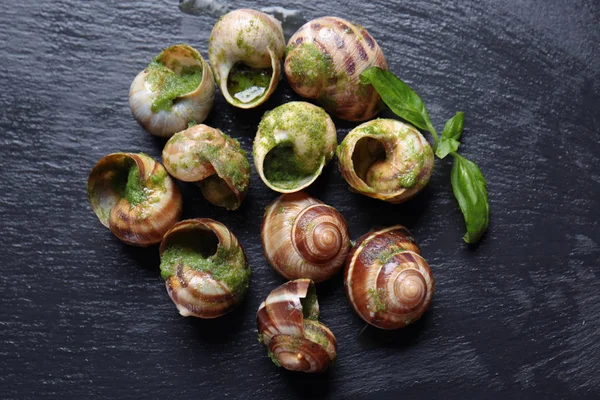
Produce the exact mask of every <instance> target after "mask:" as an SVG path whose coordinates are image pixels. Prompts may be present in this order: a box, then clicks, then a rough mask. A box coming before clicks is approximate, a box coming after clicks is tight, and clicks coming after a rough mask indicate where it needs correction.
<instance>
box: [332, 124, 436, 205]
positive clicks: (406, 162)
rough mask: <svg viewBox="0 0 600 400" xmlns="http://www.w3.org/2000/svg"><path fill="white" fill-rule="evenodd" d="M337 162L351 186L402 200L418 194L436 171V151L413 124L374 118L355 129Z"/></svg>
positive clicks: (377, 196) (382, 197)
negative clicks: (434, 155)
mask: <svg viewBox="0 0 600 400" xmlns="http://www.w3.org/2000/svg"><path fill="white" fill-rule="evenodd" d="M337 157H338V165H339V168H340V171H341V172H342V176H343V177H344V179H345V180H346V182H348V185H350V187H351V189H352V190H354V191H356V192H358V193H361V194H364V195H366V196H369V197H373V198H375V199H380V200H385V201H387V202H390V203H394V204H397V203H402V202H404V201H406V200H408V199H410V198H411V197H413V196H414V195H416V194H417V193H419V192H420V191H421V190H422V189H423V188H424V187H425V186H426V185H427V183H428V182H429V178H430V177H431V174H432V173H433V164H434V157H433V150H432V149H431V146H430V145H429V142H427V140H426V139H425V138H424V137H423V135H422V134H421V133H420V132H419V131H418V130H416V129H415V128H414V127H413V126H411V125H408V124H405V123H402V122H400V121H396V120H393V119H375V120H372V121H369V122H365V123H363V124H361V125H359V126H357V127H356V128H354V129H353V130H352V131H350V133H348V135H346V137H345V138H344V140H343V141H342V143H341V144H340V146H339V147H338V149H337Z"/></svg>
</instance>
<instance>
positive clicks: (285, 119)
mask: <svg viewBox="0 0 600 400" xmlns="http://www.w3.org/2000/svg"><path fill="white" fill-rule="evenodd" d="M336 146H337V134H336V130H335V125H334V124H333V121H332V120H331V117H329V115H328V114H327V113H326V112H325V111H324V110H323V109H322V108H321V107H317V106H315V105H314V104H310V103H307V102H305V101H292V102H289V103H285V104H282V105H280V106H279V107H276V108H274V109H273V110H271V111H267V112H266V113H265V115H263V117H262V119H261V120H260V124H259V125H258V131H257V132H256V137H255V138H254V144H253V148H252V153H253V155H254V165H255V167H256V171H257V172H258V175H259V176H260V178H261V179H262V181H263V182H264V183H265V185H267V186H268V187H269V188H271V189H273V190H275V191H277V192H279V193H293V192H298V191H300V190H302V189H304V188H306V187H307V186H309V185H310V184H311V183H313V182H314V181H315V180H316V179H317V178H318V177H319V175H321V172H323V168H324V167H325V166H326V165H327V163H328V162H329V161H330V160H331V158H332V157H333V154H334V153H335V148H336Z"/></svg>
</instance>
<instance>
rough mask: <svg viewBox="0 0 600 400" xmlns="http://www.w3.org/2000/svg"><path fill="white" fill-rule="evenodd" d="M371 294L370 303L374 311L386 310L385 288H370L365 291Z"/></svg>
mask: <svg viewBox="0 0 600 400" xmlns="http://www.w3.org/2000/svg"><path fill="white" fill-rule="evenodd" d="M367 292H368V293H369V294H370V295H371V304H372V305H373V306H374V307H375V311H376V312H386V311H387V304H386V303H385V301H384V299H385V289H383V288H381V289H374V288H370V289H369V290H368V291H367Z"/></svg>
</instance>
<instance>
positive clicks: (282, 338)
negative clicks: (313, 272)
mask: <svg viewBox="0 0 600 400" xmlns="http://www.w3.org/2000/svg"><path fill="white" fill-rule="evenodd" d="M256 317H257V324H258V335H259V340H261V341H262V342H263V343H264V345H265V346H266V347H267V348H268V349H269V356H270V357H271V359H272V360H273V362H274V363H275V364H276V365H277V366H282V367H284V368H286V369H289V370H291V371H302V372H321V371H324V370H326V369H327V368H328V367H329V366H330V365H331V364H332V363H333V362H334V361H335V359H336V340H335V336H334V335H333V333H332V332H331V331H330V330H329V329H328V328H327V327H326V326H325V325H323V324H322V323H320V322H319V321H318V317H319V303H318V302H317V297H316V294H315V287H314V284H313V283H312V281H310V280H309V279H298V280H295V281H290V282H287V283H284V284H283V285H281V286H279V287H278V288H276V289H275V290H273V291H272V292H271V294H269V296H267V299H266V300H265V301H263V302H262V303H261V304H260V307H259V308H258V313H257V314H256Z"/></svg>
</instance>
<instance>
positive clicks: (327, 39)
mask: <svg viewBox="0 0 600 400" xmlns="http://www.w3.org/2000/svg"><path fill="white" fill-rule="evenodd" d="M373 66H377V67H380V68H382V69H386V70H387V68H388V67H387V63H386V61H385V57H384V56H383V52H382V51H381V48H380V47H379V45H378V44H377V42H376V41H375V39H373V38H372V37H371V35H369V33H368V32H367V31H366V29H365V28H363V27H362V26H360V25H355V24H353V23H351V22H348V21H346V20H344V19H342V18H337V17H323V18H318V19H315V20H312V21H310V22H307V23H306V24H305V25H303V26H302V27H301V28H300V29H299V30H298V31H297V32H296V33H295V34H294V35H293V36H292V37H291V38H290V40H289V42H288V45H287V55H286V58H285V74H286V76H287V80H288V82H289V83H290V86H291V87H292V89H294V91H295V92H296V93H298V94H299V95H300V96H302V97H305V98H308V99H314V100H316V101H317V102H319V104H320V105H322V106H323V107H324V108H325V110H327V112H329V113H330V114H332V115H335V116H337V117H339V118H342V119H346V120H350V121H365V120H367V119H370V118H373V117H374V116H375V115H376V114H377V113H378V112H379V100H380V97H379V94H377V92H376V91H375V89H373V87H372V86H371V85H366V84H362V83H361V82H360V74H361V73H362V72H363V71H364V70H365V69H367V68H369V67H373Z"/></svg>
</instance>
